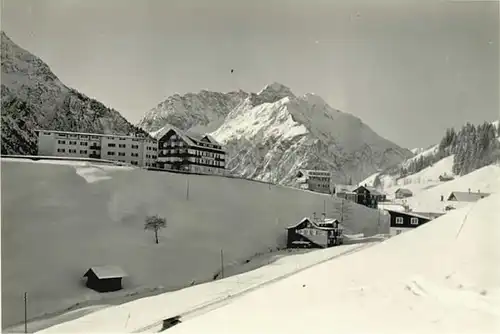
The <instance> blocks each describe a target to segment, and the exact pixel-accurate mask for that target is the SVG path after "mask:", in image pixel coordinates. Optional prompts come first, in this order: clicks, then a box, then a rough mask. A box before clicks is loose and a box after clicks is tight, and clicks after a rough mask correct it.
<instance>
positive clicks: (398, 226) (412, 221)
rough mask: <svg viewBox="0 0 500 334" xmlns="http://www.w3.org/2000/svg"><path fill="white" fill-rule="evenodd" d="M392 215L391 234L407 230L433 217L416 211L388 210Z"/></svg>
mask: <svg viewBox="0 0 500 334" xmlns="http://www.w3.org/2000/svg"><path fill="white" fill-rule="evenodd" d="M386 211H387V212H388V213H389V215H390V216H391V219H390V225H389V226H390V228H389V233H390V235H391V236H395V235H398V234H401V233H403V232H407V231H409V230H412V229H414V228H417V227H419V226H421V225H423V224H425V223H428V222H429V221H431V220H432V218H430V217H427V216H423V215H420V214H417V213H414V212H402V211H395V210H386Z"/></svg>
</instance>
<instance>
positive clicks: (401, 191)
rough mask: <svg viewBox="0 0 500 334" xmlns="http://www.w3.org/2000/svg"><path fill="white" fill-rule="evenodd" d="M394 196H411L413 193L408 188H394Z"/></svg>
mask: <svg viewBox="0 0 500 334" xmlns="http://www.w3.org/2000/svg"><path fill="white" fill-rule="evenodd" d="M394 196H395V197H396V198H398V199H401V198H407V197H412V196H413V193H412V192H411V190H410V189H406V188H399V189H398V190H396V192H395V193H394Z"/></svg>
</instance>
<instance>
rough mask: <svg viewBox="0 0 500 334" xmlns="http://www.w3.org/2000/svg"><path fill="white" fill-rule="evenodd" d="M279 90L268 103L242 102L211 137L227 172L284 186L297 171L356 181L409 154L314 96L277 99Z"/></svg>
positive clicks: (358, 121)
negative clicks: (222, 151)
mask: <svg viewBox="0 0 500 334" xmlns="http://www.w3.org/2000/svg"><path fill="white" fill-rule="evenodd" d="M278 87H281V85H278V86H276V84H275V86H272V88H270V87H267V88H266V90H265V91H266V92H267V93H268V94H269V91H270V90H272V89H274V88H276V89H277V88H278ZM282 91H286V90H285V89H283V88H282V89H279V90H278V93H277V95H278V98H277V99H276V100H277V101H276V102H273V103H262V104H258V105H254V104H253V101H252V100H251V99H248V100H246V101H244V102H243V103H242V104H240V105H239V106H238V107H237V108H235V109H234V110H233V111H232V112H231V113H230V114H229V115H228V116H227V118H226V120H225V122H224V124H223V125H222V126H221V127H220V128H219V129H218V130H217V131H215V132H213V133H212V135H213V136H214V137H215V138H216V139H217V140H218V141H220V142H222V143H224V144H225V145H226V147H227V149H228V151H229V156H230V160H229V163H228V168H229V169H230V170H231V171H232V172H233V173H236V174H238V175H244V176H247V177H251V178H256V179H264V180H268V179H272V180H273V181H275V182H278V183H285V184H287V183H290V182H293V177H294V175H295V173H296V172H297V171H298V169H300V168H317V169H326V170H332V171H333V175H334V180H336V181H345V180H347V179H348V178H349V177H352V178H353V179H358V180H359V179H361V178H362V177H364V176H366V175H369V174H371V173H373V172H374V171H375V170H378V169H380V168H384V167H387V166H390V165H393V164H396V163H398V162H399V161H401V160H402V159H404V158H405V157H407V156H408V155H409V154H410V153H409V151H406V150H404V149H401V148H400V147H398V146H397V145H395V144H393V143H391V142H389V141H387V140H385V139H383V138H381V137H380V136H378V135H377V134H376V133H375V132H373V131H372V130H371V129H370V128H369V127H368V126H366V125H365V124H363V123H362V122H361V120H360V119H359V118H356V117H354V116H352V115H350V114H347V113H343V112H341V111H338V110H334V109H332V108H331V107H330V106H328V105H327V104H326V102H325V101H324V100H323V99H322V98H321V97H319V96H317V95H314V94H306V95H304V96H301V97H295V96H294V95H292V94H290V96H286V97H283V98H282V94H279V93H281V92H282ZM271 174H272V175H271Z"/></svg>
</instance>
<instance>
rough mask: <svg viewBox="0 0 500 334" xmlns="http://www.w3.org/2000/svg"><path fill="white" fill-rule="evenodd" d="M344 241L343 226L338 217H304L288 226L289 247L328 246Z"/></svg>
mask: <svg viewBox="0 0 500 334" xmlns="http://www.w3.org/2000/svg"><path fill="white" fill-rule="evenodd" d="M342 243H343V228H342V226H341V225H340V223H339V221H338V220H337V219H325V218H323V219H322V220H320V221H315V220H314V219H310V218H304V219H302V220H301V221H300V222H299V223H298V224H296V225H294V226H290V227H288V228H287V247H288V248H326V247H332V246H335V245H340V244H342Z"/></svg>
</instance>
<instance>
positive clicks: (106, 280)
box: [83, 266, 128, 292]
mask: <svg viewBox="0 0 500 334" xmlns="http://www.w3.org/2000/svg"><path fill="white" fill-rule="evenodd" d="M127 276H128V275H127V274H126V273H125V272H124V271H123V270H122V269H121V268H120V267H117V266H100V267H91V268H90V269H89V270H87V272H86V273H85V275H83V277H87V284H86V285H87V287H88V288H90V289H92V290H95V291H98V292H111V291H118V290H121V289H122V278H124V277H127Z"/></svg>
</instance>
